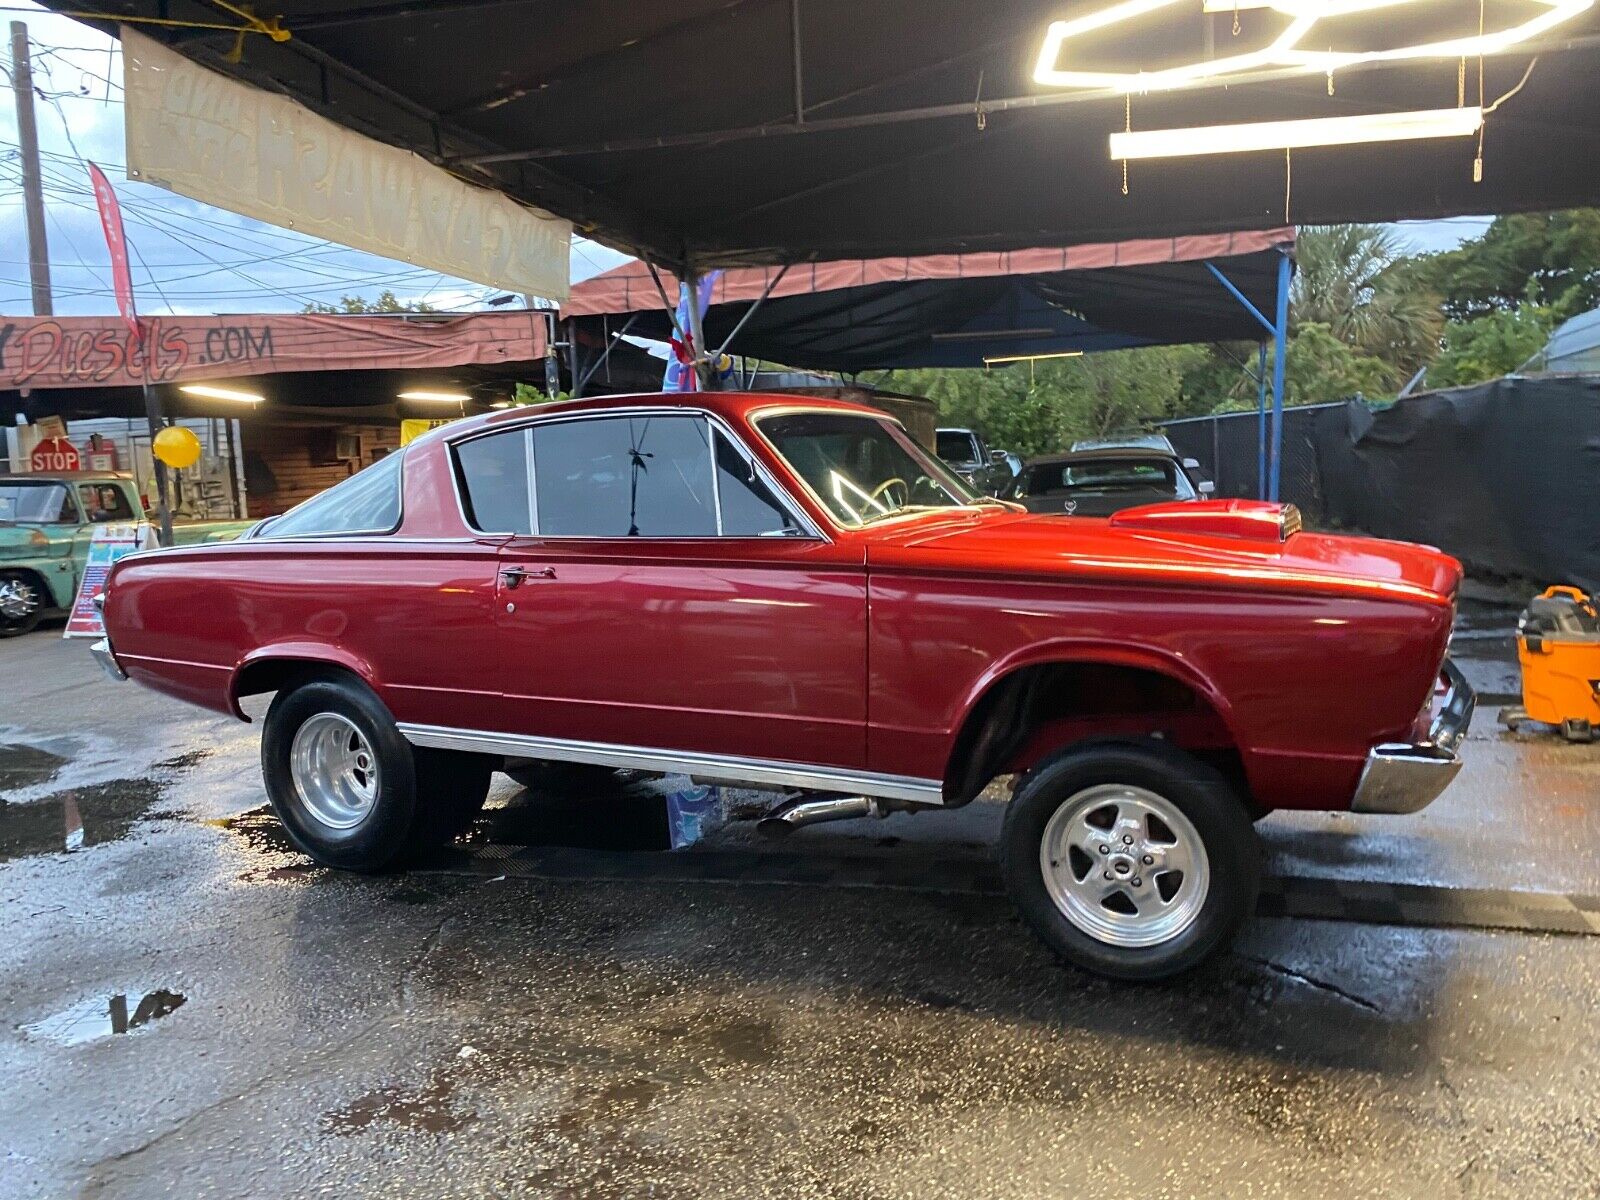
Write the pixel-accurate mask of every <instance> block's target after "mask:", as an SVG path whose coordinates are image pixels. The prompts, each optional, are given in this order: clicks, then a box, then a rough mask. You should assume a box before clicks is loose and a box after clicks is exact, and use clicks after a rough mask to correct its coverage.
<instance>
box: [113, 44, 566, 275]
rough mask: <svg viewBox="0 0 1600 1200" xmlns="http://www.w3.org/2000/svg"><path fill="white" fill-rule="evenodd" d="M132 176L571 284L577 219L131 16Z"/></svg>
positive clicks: (371, 242) (419, 251) (429, 260)
mask: <svg viewBox="0 0 1600 1200" xmlns="http://www.w3.org/2000/svg"><path fill="white" fill-rule="evenodd" d="M122 53H123V61H124V63H125V64H126V66H125V68H124V76H123V79H124V86H125V88H126V96H127V106H126V119H127V130H128V178H129V179H137V180H139V181H141V182H143V183H153V184H157V185H159V186H161V187H164V188H168V189H170V190H172V191H174V192H179V193H181V194H182V195H185V196H189V197H191V198H192V199H195V200H200V201H203V202H204V203H206V204H214V205H216V206H217V207H218V208H226V209H228V210H230V211H231V212H236V213H240V214H242V215H244V216H247V217H254V218H255V219H256V220H258V221H266V222H268V223H270V224H273V225H280V226H283V227H284V228H287V229H295V230H298V231H300V232H301V233H306V234H310V235H312V236H314V237H320V238H326V239H327V240H329V241H332V242H339V243H341V244H342V245H346V246H353V247H355V248H356V249H358V250H368V251H371V252H372V253H374V254H381V255H384V256H385V257H387V258H394V259H399V260H400V261H401V262H409V263H415V264H416V265H417V266H419V267H428V268H431V269H432V270H435V271H443V272H445V273H446V274H448V275H456V276H459V277H460V278H462V279H470V280H472V281H473V282H474V283H482V284H487V285H488V286H490V287H496V288H501V289H504V290H505V291H508V292H519V293H531V294H533V295H535V296H543V297H545V298H546V299H549V300H555V301H563V300H565V299H566V298H567V281H568V267H567V254H568V246H569V243H570V241H571V237H572V225H571V223H570V222H567V221H563V220H562V219H560V218H559V217H554V216H551V215H550V214H549V213H547V212H543V211H542V210H540V209H537V208H529V207H526V206H524V205H521V204H518V203H516V202H515V201H514V200H511V199H510V198H508V197H506V196H503V195H501V194H500V193H499V192H492V191H489V190H487V189H485V188H477V187H472V186H470V185H469V184H466V183H463V182H461V180H459V179H456V178H455V177H454V176H452V175H450V174H449V173H448V172H447V171H444V170H443V169H441V168H439V167H436V166H434V165H433V164H432V163H429V162H426V161H424V160H423V159H421V158H419V157H418V156H417V155H415V154H412V153H410V152H408V151H405V150H399V149H396V148H395V147H393V146H386V145H384V144H383V143H382V142H376V141H373V140H372V139H371V138H366V137H362V136H361V135H360V134H358V133H353V132H352V131H350V130H348V129H345V128H344V127H343V126H340V125H336V124H334V123H333V122H332V121H329V120H327V119H325V118H323V117H319V116H318V115H317V114H316V113H314V112H312V111H311V110H310V109H308V108H306V107H305V106H304V105H301V104H299V103H297V102H295V101H293V100H290V99H288V98H287V97H284V96H278V95H274V94H273V93H271V92H267V91H263V90H261V89H260V88H255V87H251V86H250V85H249V84H244V83H239V82H237V81H235V80H232V79H228V78H226V77H225V76H222V75H219V74H217V73H216V72H215V71H209V70H207V69H206V68H204V67H201V66H197V65H196V64H194V63H192V62H190V61H189V60H188V59H186V58H184V57H183V56H182V55H181V54H176V53H174V52H173V51H171V50H168V49H167V48H166V47H165V46H162V45H160V44H159V43H157V42H154V41H151V40H150V39H149V38H147V37H144V36H142V35H140V34H137V33H135V32H133V31H132V30H130V29H129V28H127V27H126V26H123V27H122Z"/></svg>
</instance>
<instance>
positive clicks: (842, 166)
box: [45, 0, 1600, 268]
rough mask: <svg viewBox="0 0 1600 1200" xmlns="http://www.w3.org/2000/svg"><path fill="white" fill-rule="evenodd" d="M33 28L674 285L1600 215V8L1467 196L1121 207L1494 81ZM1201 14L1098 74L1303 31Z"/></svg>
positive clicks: (376, 21)
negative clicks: (1069, 75) (272, 98)
mask: <svg viewBox="0 0 1600 1200" xmlns="http://www.w3.org/2000/svg"><path fill="white" fill-rule="evenodd" d="M45 2H46V3H47V4H48V5H49V6H50V7H53V8H57V9H60V10H62V11H68V12H72V13H73V14H74V15H81V14H83V13H85V12H86V11H88V12H103V13H104V14H105V18H104V25H105V27H106V28H112V29H114V27H115V23H116V22H117V21H118V20H119V19H123V18H128V17H132V18H143V19H147V20H159V21H165V22H171V23H176V24H156V25H143V26H141V28H142V29H143V31H144V32H147V33H150V34H151V35H153V36H155V37H158V38H161V39H162V40H164V41H166V42H168V43H169V44H171V45H173V46H175V47H176V48H177V49H179V50H180V51H181V52H182V53H184V54H186V55H189V56H190V57H192V58H194V59H196V60H197V61H199V62H202V63H204V64H206V65H207V66H209V67H212V68H213V69H215V70H218V71H221V72H224V73H226V74H229V75H233V76H236V77H239V78H241V79H244V80H247V81H250V82H253V83H256V84H259V85H261V86H264V87H268V88H271V89H275V90H279V91H283V92H286V93H287V94H289V95H291V96H293V97H294V98H296V99H298V100H300V101H302V102H304V103H305V104H306V105H308V106H309V107H311V108H312V109H314V110H316V111H318V112H321V113H323V114H325V115H326V116H328V117H330V118H332V119H333V120H335V121H337V122H340V123H342V124H344V125H346V126H348V127H350V128H352V129H356V130H359V131H361V132H364V133H367V134H370V135H372V136H373V137H376V138H378V139H381V140H383V141H387V142H391V143H393V144H396V145H399V146H403V147H405V148H407V149H410V150H413V151H415V152H416V153H417V154H419V155H422V156H423V157H425V158H427V159H429V160H431V161H434V162H438V163H443V164H447V165H449V166H450V167H452V168H453V169H455V170H457V171H459V172H460V173H461V174H462V175H463V176H464V177H466V178H469V179H472V180H475V181H477V182H480V183H482V184H484V185H485V186H488V187H491V188H495V189H499V190H502V191H504V192H506V193H508V194H510V195H513V196H515V197H518V198H521V199H523V200H526V201H529V202H531V203H534V204H537V205H540V206H542V207H544V208H546V209H549V210H550V211H553V212H555V213H558V214H560V215H562V216H566V217H570V218H572V219H573V220H574V221H575V222H576V223H577V224H578V226H579V228H580V229H581V230H582V231H583V232H585V233H587V234H589V235H591V236H593V237H596V238H598V239H600V240H602V241H605V242H607V243H609V244H612V245H615V246H618V247H621V248H624V249H627V250H630V251H634V252H637V253H640V254H647V255H649V256H650V257H652V258H654V259H656V260H657V261H658V262H661V263H664V264H667V265H676V266H680V267H681V266H689V267H691V268H704V267H707V266H715V265H728V264H735V263H773V262H785V261H806V260H819V259H841V258H858V257H879V256H884V255H894V254H928V253H938V252H955V251H971V250H1000V249H1017V248H1023V247H1030V246H1041V245H1072V244H1079V243H1084V242H1095V241H1119V240H1125V239H1128V238H1133V237H1143V236H1164V235H1168V234H1171V233H1175V232H1184V233H1198V232H1209V231H1220V230H1231V229H1251V228H1260V227H1262V226H1263V225H1267V224H1277V223H1287V222H1290V221H1294V222H1302V223H1310V222H1324V221H1350V220H1396V219H1404V218H1428V217H1445V216H1452V215H1457V214H1461V213H1485V212H1514V211H1524V210H1533V209H1541V208H1552V207H1559V206H1563V205H1577V204H1585V203H1593V202H1594V201H1595V200H1596V198H1597V196H1600V176H1596V174H1595V172H1594V171H1593V170H1592V169H1591V164H1592V163H1593V162H1594V161H1595V160H1596V159H1597V157H1600V8H1590V9H1586V10H1581V11H1578V12H1577V15H1575V16H1572V17H1571V18H1570V19H1565V20H1563V21H1561V22H1560V23H1559V24H1557V25H1555V26H1554V27H1552V28H1549V29H1547V30H1545V31H1544V32H1541V33H1538V34H1536V35H1535V36H1533V37H1532V38H1531V39H1529V40H1526V41H1522V42H1519V43H1518V44H1516V45H1515V46H1514V48H1512V49H1510V50H1508V51H1507V52H1505V53H1502V54H1498V55H1495V56H1492V57H1489V58H1487V59H1485V60H1483V63H1484V66H1483V71H1484V78H1483V85H1482V89H1481V90H1482V93H1483V96H1484V102H1485V103H1486V104H1492V103H1493V102H1494V101H1495V100H1496V99H1497V98H1499V97H1501V96H1503V95H1505V94H1506V93H1508V92H1511V91H1512V90H1513V89H1515V88H1516V87H1517V85H1518V83H1519V80H1521V81H1522V86H1521V88H1520V90H1517V91H1516V92H1515V94H1514V95H1510V96H1509V97H1508V98H1507V99H1506V100H1505V103H1504V105H1503V106H1502V107H1501V108H1499V109H1496V110H1495V111H1494V112H1493V113H1492V114H1491V115H1490V116H1489V118H1488V121H1487V125H1486V132H1485V140H1484V160H1483V161H1484V166H1483V171H1482V179H1481V182H1478V181H1475V179H1474V174H1475V172H1474V158H1475V156H1476V145H1475V139H1473V138H1467V137H1454V138H1448V139H1442V140H1429V141H1413V142H1407V143H1405V144H1402V145H1394V144H1374V145H1341V146H1332V147H1320V148H1306V149H1300V150H1296V151H1294V152H1293V157H1292V161H1288V160H1287V158H1286V155H1285V153H1284V152H1283V151H1281V150H1279V151H1276V152H1260V153H1245V154H1224V155H1213V156H1208V157H1190V158H1177V159H1169V160H1158V161H1150V162H1144V161H1136V162H1134V163H1132V164H1131V169H1130V170H1129V172H1128V176H1127V180H1126V189H1125V188H1124V176H1123V170H1122V166H1121V164H1120V163H1119V162H1117V161H1114V160H1112V159H1111V157H1110V155H1109V152H1108V142H1107V138H1108V135H1109V134H1111V133H1113V132H1117V131H1121V130H1123V129H1124V128H1131V129H1133V130H1149V129H1160V128H1168V127H1175V126H1193V125H1215V124H1227V123H1238V122H1259V121H1277V120H1284V119H1293V118H1321V117H1340V116H1350V115H1357V114H1380V113H1394V112H1402V111H1408V110H1434V109H1444V108H1449V107H1451V106H1454V105H1457V104H1459V103H1463V102H1467V103H1471V102H1474V101H1476V100H1477V97H1478V93H1479V91H1480V88H1479V86H1478V60H1477V59H1472V60H1470V61H1462V60H1459V59H1458V58H1457V57H1424V58H1417V59H1405V58H1402V59H1398V60H1390V61H1383V62H1375V63H1366V64H1365V65H1360V66H1350V67H1348V68H1341V69H1340V70H1339V71H1337V72H1335V74H1334V75H1333V76H1332V77H1331V78H1328V79H1325V78H1324V77H1323V75H1322V74H1320V73H1317V74H1313V75H1308V74H1306V73H1305V72H1303V71H1300V72H1295V71H1286V70H1284V69H1282V68H1277V69H1266V68H1263V69H1260V70H1255V71H1251V72H1242V73H1241V72H1237V71H1236V72H1233V73H1230V74H1225V75H1218V76H1215V77H1212V78H1209V79H1207V80H1202V81H1200V82H1199V83H1197V85H1196V86H1195V87H1192V88H1186V89H1183V90H1177V91H1163V92H1150V93H1148V94H1145V93H1143V92H1136V93H1135V94H1133V95H1132V96H1131V98H1129V97H1125V96H1124V95H1123V94H1122V92H1120V91H1115V90H1108V89H1105V88H1101V89H1098V90H1096V89H1090V88H1079V89H1075V90H1074V89H1070V88H1069V89H1052V88H1046V87H1041V86H1040V85H1038V84H1036V83H1034V82H1033V79H1032V73H1033V67H1034V62H1035V59H1036V58H1037V56H1038V54H1039V50H1040V46H1041V43H1042V40H1043V38H1044V34H1045V29H1046V27H1047V25H1048V24H1049V22H1050V21H1052V20H1054V19H1057V18H1061V17H1064V16H1073V17H1076V16H1080V15H1082V14H1083V13H1085V12H1089V11H1092V10H1094V9H1095V8H1097V7H1101V4H1100V3H1099V2H1098V0H1096V2H1089V0H1071V2H1066V0H991V2H988V3H984V4H973V3H971V0H918V2H917V3H906V2H903V0H902V2H899V3H883V4H877V5H872V6H868V7H867V8H863V7H862V6H861V5H860V4H858V3H854V2H852V0H654V2H652V3H649V4H643V3H637V2H630V0H362V2H358V3H340V2H337V0H275V2H274V3H273V4H272V5H271V6H270V8H267V9H261V8H259V7H258V8H257V9H256V11H258V12H260V13H261V14H262V15H263V16H267V15H269V14H270V15H271V17H272V18H274V27H275V28H276V29H278V30H279V31H280V33H279V36H282V33H283V32H284V31H286V32H287V37H286V39H285V40H275V39H274V37H272V36H267V35H266V34H263V33H246V34H244V35H242V37H240V36H237V35H235V34H233V33H230V32H228V31H226V30H225V29H222V30H219V29H217V28H184V27H182V23H183V22H186V21H188V22H197V23H205V24H209V25H212V26H216V25H219V24H220V25H224V26H226V25H230V24H239V23H241V22H244V21H246V20H247V18H246V17H243V16H241V15H240V13H241V9H240V8H238V7H235V6H231V5H225V4H222V3H220V2H213V0H45ZM1108 2H1109V0H1108ZM1556 2H1557V0H1484V4H1483V6H1482V7H1480V4H1479V3H1478V2H1477V0H1437V2H1436V3H1431V4H1427V5H1406V6H1400V7H1397V8H1395V9H1394V10H1393V11H1383V12H1378V13H1372V12H1368V13H1367V14H1365V15H1364V16H1362V15H1358V16H1356V17H1353V18H1346V19H1345V20H1344V21H1343V22H1342V24H1341V25H1340V26H1339V27H1338V29H1337V30H1336V34H1337V37H1338V38H1339V39H1340V44H1341V46H1346V45H1348V46H1352V47H1354V48H1355V49H1357V50H1363V51H1372V50H1377V51H1382V50H1385V49H1393V48H1394V47H1395V46H1405V45H1414V44H1417V43H1419V42H1428V41H1430V40H1437V39H1438V38H1440V37H1445V38H1449V37H1462V36H1469V35H1470V33H1471V32H1473V31H1475V30H1476V28H1477V25H1478V21H1479V19H1480V13H1482V14H1484V15H1485V16H1486V19H1487V20H1488V22H1489V28H1490V29H1491V30H1495V29H1499V28H1501V27H1503V26H1506V25H1509V24H1513V23H1515V22H1516V21H1519V20H1523V19H1525V18H1526V17H1527V15H1528V13H1529V11H1530V8H1529V6H1530V4H1531V5H1532V6H1533V7H1532V10H1531V11H1533V12H1542V11H1544V9H1545V7H1548V6H1549V5H1550V4H1553V3H1556ZM1519 6H1520V7H1519ZM1210 7H1211V8H1212V9H1214V10H1216V11H1212V12H1204V11H1202V10H1203V5H1202V3H1201V0H1193V2H1192V3H1188V2H1187V0H1185V2H1184V3H1183V4H1177V5H1175V6H1173V7H1169V8H1165V9H1162V10H1160V11H1159V12H1156V13H1154V14H1152V15H1149V16H1148V17H1146V18H1141V19H1139V20H1136V21H1129V22H1124V23H1122V24H1121V25H1119V26H1118V28H1117V30H1116V31H1115V32H1116V36H1115V37H1112V38H1110V39H1109V44H1105V42H1104V41H1103V42H1102V43H1101V44H1096V45H1093V46H1091V47H1090V49H1092V51H1093V53H1094V54H1095V55H1096V56H1098V57H1099V58H1107V59H1108V62H1109V66H1110V67H1111V68H1112V69H1116V70H1124V71H1125V70H1141V69H1143V70H1148V69H1153V68H1160V67H1162V66H1170V65H1174V64H1182V63H1186V62H1193V61H1207V60H1214V59H1216V58H1219V57H1226V56H1229V55H1237V54H1239V53H1241V52H1242V51H1247V50H1250V49H1256V48H1259V47H1261V46H1262V45H1264V44H1265V43H1266V42H1267V41H1269V40H1270V39H1271V37H1272V36H1273V35H1274V33H1275V32H1276V31H1278V30H1281V29H1282V27H1283V26H1284V24H1285V22H1286V21H1287V17H1286V16H1285V15H1284V13H1282V12H1278V11H1274V10H1272V9H1268V8H1263V7H1259V6H1256V5H1255V4H1253V3H1251V2H1248V0H1247V2H1245V3H1243V4H1242V5H1240V6H1239V11H1238V12H1237V14H1236V13H1235V11H1234V9H1233V7H1231V6H1229V5H1227V4H1225V3H1220V2H1218V3H1213V4H1211V5H1210ZM1580 8H1581V6H1580ZM1318 36H1320V34H1319V35H1318ZM1317 48H1318V49H1321V47H1320V45H1319V46H1318V47H1317ZM1535 57H1537V63H1536V64H1535V65H1534V66H1533V69H1532V70H1531V72H1530V73H1528V74H1527V76H1526V78H1525V80H1524V79H1523V76H1524V72H1525V71H1528V68H1529V66H1530V63H1532V62H1533V60H1534V58H1535ZM1091 65H1095V64H1093V63H1091ZM1224 85H1226V86H1224ZM1291 176H1292V178H1291Z"/></svg>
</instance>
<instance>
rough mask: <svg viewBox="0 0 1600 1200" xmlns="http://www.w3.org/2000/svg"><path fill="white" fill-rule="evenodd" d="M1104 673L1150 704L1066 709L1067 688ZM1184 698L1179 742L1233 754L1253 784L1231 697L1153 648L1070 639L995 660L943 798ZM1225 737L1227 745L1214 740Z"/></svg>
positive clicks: (968, 708)
mask: <svg viewBox="0 0 1600 1200" xmlns="http://www.w3.org/2000/svg"><path fill="white" fill-rule="evenodd" d="M1108 679H1109V680H1114V681H1115V682H1116V683H1118V684H1120V685H1123V686H1124V688H1126V687H1127V686H1129V685H1132V686H1133V687H1134V690H1135V691H1136V692H1137V691H1139V690H1140V687H1141V685H1142V686H1143V687H1144V688H1147V689H1148V691H1146V692H1145V693H1144V695H1145V696H1146V698H1147V700H1148V701H1149V702H1150V704H1153V705H1154V706H1150V705H1149V704H1147V706H1145V707H1138V706H1134V707H1122V708H1100V707H1097V706H1096V705H1094V704H1086V705H1083V706H1081V707H1077V708H1074V709H1073V710H1072V711H1071V712H1070V713H1068V712H1066V711H1064V710H1062V708H1061V706H1060V700H1061V696H1060V692H1061V690H1062V688H1063V687H1068V688H1070V686H1071V685H1072V684H1073V683H1079V684H1088V683H1089V682H1091V681H1100V682H1105V681H1107V680H1108ZM1185 695H1186V696H1188V697H1190V698H1191V702H1192V703H1193V704H1194V705H1195V706H1196V707H1195V709H1194V711H1193V715H1192V719H1189V720H1187V721H1186V722H1185V725H1184V736H1183V737H1180V738H1176V739H1174V741H1173V744H1175V745H1178V746H1180V747H1183V748H1189V747H1188V746H1186V745H1185V738H1186V739H1187V740H1189V741H1192V742H1194V743H1196V744H1197V745H1199V746H1201V747H1203V748H1208V749H1212V750H1216V751H1219V752H1226V753H1228V754H1231V755H1232V756H1233V757H1234V758H1235V759H1237V760H1240V761H1239V763H1238V764H1228V766H1229V771H1228V773H1230V774H1233V775H1235V779H1234V780H1233V782H1235V783H1236V784H1237V785H1238V786H1239V787H1240V788H1241V789H1245V790H1247V789H1246V781H1245V779H1244V776H1243V768H1242V755H1243V753H1244V752H1245V749H1246V746H1245V742H1244V741H1243V739H1242V738H1241V737H1240V734H1239V730H1238V726H1237V723H1236V721H1235V718H1234V714H1233V711H1232V707H1231V706H1230V705H1229V703H1228V701H1227V698H1226V697H1225V696H1224V695H1223V694H1222V693H1221V691H1220V690H1219V689H1218V688H1217V687H1216V685H1215V684H1214V683H1213V682H1212V681H1211V680H1210V679H1209V678H1208V677H1206V676H1205V675H1204V674H1203V673H1201V672H1200V671H1199V670H1197V669H1196V668H1195V667H1194V666H1193V665H1192V664H1190V663H1189V662H1187V661H1185V660H1183V659H1181V658H1179V657H1177V656H1176V655H1173V654H1171V653H1169V652H1167V651H1164V650H1162V649H1160V648H1157V647H1149V646H1141V645H1112V644H1108V643H1104V642H1095V641H1087V640H1065V641H1054V642H1049V643H1042V644H1039V645H1035V646H1030V647H1027V648H1025V649H1023V650H1020V651H1018V652H1017V653H1015V654H1012V655H1010V656H1008V657H1006V658H1004V659H1001V660H997V661H996V662H995V663H993V664H991V665H990V667H989V669H988V670H987V671H985V672H984V673H983V675H982V676H980V677H979V678H978V680H976V681H975V683H974V684H973V686H972V687H971V688H970V689H969V691H968V693H967V695H966V697H965V698H964V702H963V705H962V708H961V712H962V719H961V722H960V725H959V727H958V730H957V733H956V735H955V738H954V739H953V740H952V742H951V746H950V753H949V757H948V759H947V760H946V764H945V771H944V780H943V782H944V794H945V800H946V803H947V804H950V805H960V804H965V803H966V802H967V801H969V800H971V799H972V798H973V797H974V796H975V795H977V794H978V792H979V791H981V790H982V789H983V788H984V786H985V785H987V783H988V782H989V781H990V780H991V779H993V778H994V777H995V776H996V775H999V774H1004V773H1005V772H1006V771H1007V770H1026V769H1027V767H1029V766H1031V765H1032V764H1033V763H1034V762H1037V761H1038V760H1039V758H1041V757H1042V756H1043V755H1045V754H1048V753H1050V752H1052V751H1054V750H1058V749H1060V748H1061V746H1062V745H1067V744H1071V743H1072V742H1074V741H1078V740H1091V739H1105V738H1113V739H1126V738H1128V737H1135V736H1140V732H1139V730H1140V726H1141V723H1142V721H1144V720H1145V719H1146V718H1148V717H1150V716H1152V715H1155V714H1171V713H1174V712H1177V711H1179V710H1178V709H1175V708H1170V707H1162V706H1163V705H1172V704H1176V703H1179V702H1180V699H1181V697H1182V696H1185ZM1053 727H1054V728H1059V730H1060V732H1061V733H1063V734H1064V735H1066V737H1067V740H1066V741H1064V742H1061V743H1059V744H1055V745H1051V744H1049V743H1048V737H1049V733H1048V732H1047V731H1049V730H1050V729H1052V728H1053ZM1164 732H1165V731H1163V730H1156V729H1151V730H1148V731H1145V732H1144V734H1143V736H1162V735H1163V733H1164ZM1041 738H1043V739H1044V740H1043V741H1041V740H1040V739H1041ZM1219 742H1225V745H1223V744H1214V743H1219Z"/></svg>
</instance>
